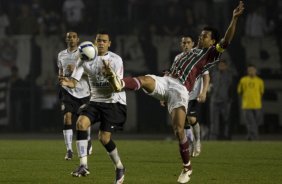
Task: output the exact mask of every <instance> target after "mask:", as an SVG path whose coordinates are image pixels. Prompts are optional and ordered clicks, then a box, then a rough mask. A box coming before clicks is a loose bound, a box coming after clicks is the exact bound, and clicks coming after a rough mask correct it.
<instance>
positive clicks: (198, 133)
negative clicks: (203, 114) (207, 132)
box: [192, 122, 201, 141]
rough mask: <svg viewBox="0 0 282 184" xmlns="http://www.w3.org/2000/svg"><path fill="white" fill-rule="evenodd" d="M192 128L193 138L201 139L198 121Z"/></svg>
mask: <svg viewBox="0 0 282 184" xmlns="http://www.w3.org/2000/svg"><path fill="white" fill-rule="evenodd" d="M192 128H193V132H194V138H195V140H196V141H198V140H200V139H201V131H200V129H201V128H200V125H199V123H198V122H197V123H196V124H195V125H193V126H192Z"/></svg>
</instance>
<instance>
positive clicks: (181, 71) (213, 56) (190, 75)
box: [170, 46, 221, 91]
mask: <svg viewBox="0 0 282 184" xmlns="http://www.w3.org/2000/svg"><path fill="white" fill-rule="evenodd" d="M220 55H221V52H219V51H218V49H217V48H216V46H211V47H209V48H204V49H198V48H194V49H192V50H191V51H190V52H188V53H184V54H183V55H182V56H181V57H179V58H178V59H176V60H175V61H174V62H173V64H172V66H171V68H170V74H171V75H172V76H173V77H176V78H178V79H179V80H180V82H181V83H182V84H183V85H184V86H185V87H186V88H187V90H188V91H191V90H192V89H193V86H194V83H195V81H196V79H197V78H198V77H199V76H200V75H201V74H202V73H204V72H205V71H207V70H209V69H210V68H211V67H212V66H214V65H215V64H216V63H217V62H218V61H219V57H220Z"/></svg>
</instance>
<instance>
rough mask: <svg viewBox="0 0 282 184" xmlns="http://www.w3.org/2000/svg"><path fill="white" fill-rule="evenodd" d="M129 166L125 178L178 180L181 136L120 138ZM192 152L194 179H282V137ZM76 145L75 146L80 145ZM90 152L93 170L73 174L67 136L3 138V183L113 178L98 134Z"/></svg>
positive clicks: (214, 183) (135, 183)
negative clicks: (178, 138) (195, 154)
mask: <svg viewBox="0 0 282 184" xmlns="http://www.w3.org/2000/svg"><path fill="white" fill-rule="evenodd" d="M116 143H117V145H118V148H119V153H120V155H121V158H122V161H123V163H124V165H125V166H126V169H127V172H126V177H125V182H124V184H173V183H177V182H176V180H177V177H178V175H179V174H180V171H181V164H180V163H181V162H180V157H179V153H178V147H177V142H176V141H156V140H154V141H153V140H152V141H150V140H148V141H139V140H116ZM202 145H203V147H202V153H201V155H200V156H199V157H197V158H192V166H193V174H192V177H191V180H190V182H189V183H193V184H200V183H201V184H272V183H273V184H274V183H275V184H281V183H282V142H281V141H280V142H279V141H276V142H275V141H274V142H264V141H261V142H245V141H236V142H235V141H234V142H233V141H232V142H212V141H206V142H203V143H202ZM74 147H75V146H74ZM93 151H94V153H93V155H91V156H90V157H89V158H88V161H89V169H90V172H91V173H90V175H89V176H87V177H81V178H75V177H72V176H71V175H70V173H71V171H73V170H74V169H75V168H76V167H77V166H78V163H79V160H78V158H77V155H76V154H75V157H74V159H73V160H71V161H65V160H64V155H65V145H64V142H63V140H48V141H47V140H0V183H1V184H4V183H5V184H6V183H21V184H22V183H23V184H47V183H48V184H49V183H50V184H57V183H58V184H72V183H74V184H76V183H93V184H112V183H113V180H114V177H115V174H114V167H113V165H112V162H111V161H110V159H109V157H108V155H107V154H106V152H105V150H104V148H103V147H102V146H101V144H100V143H99V142H98V141H97V140H94V143H93Z"/></svg>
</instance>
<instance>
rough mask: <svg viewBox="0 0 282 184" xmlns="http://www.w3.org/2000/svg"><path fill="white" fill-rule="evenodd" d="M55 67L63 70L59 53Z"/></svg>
mask: <svg viewBox="0 0 282 184" xmlns="http://www.w3.org/2000/svg"><path fill="white" fill-rule="evenodd" d="M57 66H58V68H59V69H62V68H63V66H62V60H61V54H60V53H59V54H58V58H57Z"/></svg>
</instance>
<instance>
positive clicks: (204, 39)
mask: <svg viewBox="0 0 282 184" xmlns="http://www.w3.org/2000/svg"><path fill="white" fill-rule="evenodd" d="M214 43H215V40H214V39H212V32H210V31H206V30H203V31H202V32H201V34H200V36H199V40H198V47H199V48H209V47H210V46H212V45H213V44H214Z"/></svg>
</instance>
